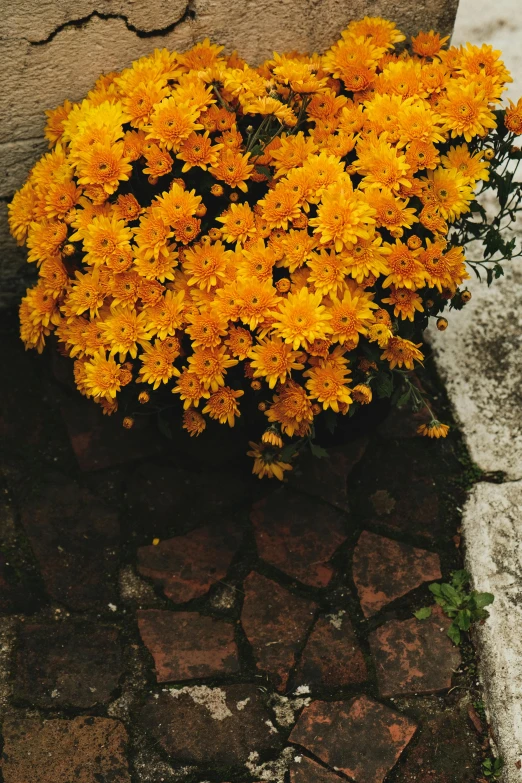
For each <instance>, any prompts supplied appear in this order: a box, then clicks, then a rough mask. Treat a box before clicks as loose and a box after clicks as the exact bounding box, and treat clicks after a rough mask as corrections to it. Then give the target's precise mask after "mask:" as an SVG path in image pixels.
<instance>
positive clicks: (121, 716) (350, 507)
mask: <svg viewBox="0 0 522 783" xmlns="http://www.w3.org/2000/svg"><path fill="white" fill-rule="evenodd" d="M13 335H14V332H13V333H11V332H8V333H7V337H6V339H5V351H6V356H7V357H8V358H9V361H10V362H11V364H12V367H13V373H12V378H11V380H10V383H9V384H8V385H7V386H6V388H5V390H4V391H5V394H3V408H2V410H1V414H0V432H1V434H2V436H3V439H2V441H1V442H0V468H1V470H2V472H1V474H0V481H3V483H2V484H1V485H0V490H2V492H3V493H4V495H3V496H0V497H2V498H3V497H4V496H5V500H6V503H7V502H8V503H9V509H10V511H9V513H10V517H9V520H10V521H9V522H8V521H7V520H6V521H5V523H2V524H0V591H1V594H0V697H1V699H2V709H3V711H4V721H3V726H2V730H1V733H2V736H3V757H2V762H1V768H2V775H3V780H4V781H5V783H73V782H74V783H130V780H131V779H132V780H133V781H136V783H152V782H153V783H159V781H161V780H165V781H170V780H174V779H177V778H178V777H179V774H180V770H182V769H184V768H186V767H187V765H188V767H190V771H189V772H187V774H189V775H190V776H191V779H194V780H213V781H216V783H220V781H230V780H234V781H238V783H259V781H261V780H263V781H266V783H275V782H276V781H281V780H283V779H284V780H287V781H288V780H289V781H290V783H335V781H342V780H344V781H347V780H350V781H352V782H353V783H383V781H384V780H386V783H417V781H420V780H422V781H423V783H476V781H478V780H480V779H481V762H482V759H483V757H484V755H485V754H486V753H487V747H488V741H487V725H486V722H485V720H484V719H483V716H482V713H481V715H480V718H479V717H478V716H477V714H478V712H480V691H479V690H478V689H477V684H476V677H475V674H474V668H473V667H474V661H473V653H472V649H471V647H470V646H469V645H468V646H467V647H466V648H465V652H464V654H463V655H462V659H461V655H460V652H459V650H458V649H457V648H456V647H455V646H453V644H452V643H451V641H450V640H449V638H448V637H447V635H446V631H447V627H448V622H449V621H448V619H447V618H446V617H445V616H444V615H442V614H441V613H440V612H439V611H438V610H435V611H434V613H433V615H432V617H431V618H430V619H429V620H426V621H422V622H421V621H418V620H417V619H416V618H415V617H414V616H413V612H414V610H416V609H418V608H419V607H420V606H422V605H425V604H426V603H428V602H431V600H432V599H431V594H430V593H429V592H428V590H427V587H426V585H427V584H428V583H430V582H431V581H434V580H439V579H441V574H442V575H443V576H444V578H446V577H447V576H448V574H449V573H450V572H451V570H453V569H456V568H459V567H462V566H461V560H460V552H459V550H458V549H457V548H455V543H454V542H455V541H456V542H457V543H458V530H457V525H458V519H459V516H458V513H459V512H458V508H459V507H460V506H461V505H462V497H463V491H462V489H461V488H460V486H461V485H462V484H464V483H465V482H466V481H467V480H468V479H467V474H466V468H465V466H462V464H461V459H462V449H461V450H460V452H459V449H460V446H459V444H458V440H453V441H452V439H451V437H450V438H449V439H448V440H447V441H446V442H437V443H432V442H427V441H426V439H420V438H417V437H416V436H415V432H414V427H412V425H411V420H410V419H405V418H404V416H403V414H402V413H398V414H396V415H394V416H393V417H389V418H388V419H387V420H386V421H385V422H384V424H381V425H380V427H379V429H378V431H376V432H369V433H368V435H367V437H365V438H364V439H359V440H357V441H354V442H351V443H348V444H345V445H342V446H335V447H333V448H332V449H331V459H329V460H328V459H323V460H319V461H318V460H312V459H310V458H309V457H305V459H303V461H302V463H301V466H300V468H299V469H297V468H296V470H295V472H294V473H293V474H291V476H290V479H289V481H288V483H286V484H284V485H283V486H281V485H278V486H274V483H271V482H264V483H261V482H259V481H258V480H257V479H252V478H251V477H249V476H248V475H247V473H246V470H245V471H244V472H242V471H241V469H239V468H236V467H233V468H232V467H230V468H229V467H228V466H227V465H226V464H225V459H226V450H224V451H223V452H221V451H220V449H219V441H216V449H217V450H216V452H215V453H216V454H217V457H216V458H215V459H214V460H213V461H212V460H211V459H210V458H209V457H210V456H211V455H209V454H207V455H206V461H204V462H205V465H206V466H210V468H213V467H214V466H216V467H217V468H218V470H216V471H215V470H213V469H210V468H209V467H205V469H204V470H202V469H201V464H203V463H199V465H200V467H199V468H198V469H196V468H197V466H198V463H197V460H195V459H194V454H195V451H194V449H195V448H196V447H195V446H194V444H193V443H191V444H190V446H191V449H190V453H189V452H188V451H187V457H186V458H185V456H184V455H181V456H180V454H179V452H176V444H174V443H172V447H173V448H172V450H171V449H170V446H169V444H166V443H165V442H160V441H158V440H157V436H156V435H155V434H154V436H153V437H152V439H151V438H150V434H151V432H153V433H155V431H154V422H153V421H152V420H151V421H147V419H146V417H144V418H143V422H140V423H139V424H138V425H137V427H136V429H135V430H133V431H131V434H130V436H129V433H128V432H127V431H123V430H122V429H121V428H120V425H119V424H118V423H117V419H116V418H113V419H107V417H102V418H100V417H99V416H98V415H97V413H96V414H91V413H87V411H88V410H89V411H90V410H91V409H92V405H88V404H86V402H85V401H84V400H80V399H79V400H78V402H79V403H80V404H79V405H72V404H71V396H70V394H69V393H68V392H67V391H64V389H67V386H68V384H69V380H70V379H68V378H66V377H64V376H63V375H60V372H61V371H59V369H60V368H58V367H55V371H56V373H55V374H57V375H58V376H59V380H60V385H58V383H57V381H56V379H55V378H54V377H53V374H52V373H51V372H49V368H48V367H47V366H46V364H45V361H46V359H45V354H44V357H42V358H41V361H40V364H38V362H37V361H35V358H34V357H31V356H30V357H28V356H27V355H25V354H24V353H23V351H22V350H20V346H19V344H18V337H17V336H14V337H13ZM4 337H5V335H4ZM13 340H14V342H13ZM10 366H11V365H10ZM36 368H37V369H36ZM7 387H8V388H7ZM20 406H22V407H23V409H24V411H25V410H26V411H27V415H26V416H24V417H23V421H21V422H19V425H18V427H17V428H15V427H14V425H13V422H14V421H15V420H16V419H17V418H19V410H20ZM80 407H81V408H82V410H83V409H85V413H81V414H79V413H78V411H79V409H80ZM67 408H69V410H68V411H67V410H66V409H67ZM72 408H75V409H76V410H75V411H72ZM62 413H64V415H65V418H66V420H67V425H68V430H67V429H66V427H65V426H64V423H63V419H62V415H61V414H62ZM93 417H94V418H93ZM94 419H96V421H94ZM116 430H117V432H116ZM129 437H130V439H129ZM209 442H210V441H209ZM169 443H170V442H169ZM75 457H76V459H77V462H76V461H75ZM115 466H116V467H115ZM79 467H80V468H81V469H82V470H79V469H78V468H79ZM6 507H7V506H6ZM0 522H2V517H1V516H0ZM155 538H158V539H159V542H155V544H152V541H153V539H155ZM455 686H456V687H455ZM472 702H474V703H475V705H476V706H475V707H473V706H472ZM470 715H472V716H473V718H474V720H473V722H472V721H471V719H470V717H469V716H470ZM481 718H482V722H481ZM183 774H185V773H183ZM285 775H286V776H285Z"/></svg>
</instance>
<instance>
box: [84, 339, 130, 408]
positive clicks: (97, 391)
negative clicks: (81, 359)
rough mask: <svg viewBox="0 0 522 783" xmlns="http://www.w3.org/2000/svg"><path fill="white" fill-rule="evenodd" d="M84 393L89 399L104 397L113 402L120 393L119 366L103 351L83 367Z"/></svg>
mask: <svg viewBox="0 0 522 783" xmlns="http://www.w3.org/2000/svg"><path fill="white" fill-rule="evenodd" d="M83 370H84V381H83V385H84V388H85V391H86V392H87V394H89V396H91V397H105V399H107V400H113V399H114V398H115V397H116V394H117V393H118V392H119V391H120V389H121V386H122V383H121V365H120V364H117V363H116V362H115V360H114V359H113V357H112V356H106V353H105V351H104V350H103V349H100V351H99V352H98V353H97V354H95V355H94V356H93V357H92V359H91V360H90V361H87V362H85V364H84V365H83Z"/></svg>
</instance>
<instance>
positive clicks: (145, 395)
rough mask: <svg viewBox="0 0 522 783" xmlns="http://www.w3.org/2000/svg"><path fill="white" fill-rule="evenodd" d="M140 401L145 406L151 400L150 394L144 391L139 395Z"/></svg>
mask: <svg viewBox="0 0 522 783" xmlns="http://www.w3.org/2000/svg"><path fill="white" fill-rule="evenodd" d="M138 400H139V401H140V402H141V404H142V405H145V403H147V402H148V401H149V400H150V394H149V393H148V392H147V391H142V392H140V393H139V394H138Z"/></svg>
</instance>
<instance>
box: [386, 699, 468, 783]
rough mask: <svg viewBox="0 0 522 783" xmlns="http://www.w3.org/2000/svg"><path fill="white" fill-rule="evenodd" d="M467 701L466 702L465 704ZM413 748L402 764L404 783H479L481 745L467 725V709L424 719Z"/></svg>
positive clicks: (457, 708) (453, 709)
mask: <svg viewBox="0 0 522 783" xmlns="http://www.w3.org/2000/svg"><path fill="white" fill-rule="evenodd" d="M466 700H467V698H466V697H465V698H464V699H463V701H464V702H465V701H466ZM419 723H420V727H419V732H418V735H417V737H416V738H415V739H416V741H415V745H414V747H412V748H410V749H409V750H408V753H407V754H406V758H405V759H404V761H403V762H402V764H401V769H400V776H399V777H398V780H400V782H401V783H478V781H479V780H481V775H480V766H481V764H480V762H481V757H482V754H481V752H480V743H479V740H478V738H477V737H476V735H475V734H474V732H472V731H471V730H470V729H468V727H467V725H466V708H465V706H464V705H459V704H456V705H455V704H452V705H451V707H449V709H446V710H443V711H441V712H440V713H436V714H428V715H426V716H423V717H422V718H421V719H420V721H419Z"/></svg>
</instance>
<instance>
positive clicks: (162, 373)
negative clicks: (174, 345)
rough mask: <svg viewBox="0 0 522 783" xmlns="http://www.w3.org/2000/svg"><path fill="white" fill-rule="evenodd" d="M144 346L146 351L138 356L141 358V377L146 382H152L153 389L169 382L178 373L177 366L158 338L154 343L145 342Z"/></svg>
mask: <svg viewBox="0 0 522 783" xmlns="http://www.w3.org/2000/svg"><path fill="white" fill-rule="evenodd" d="M142 348H143V350H144V353H142V354H140V356H139V357H138V358H139V359H141V367H140V369H139V375H140V379H141V380H142V381H143V382H144V383H150V384H152V388H153V389H157V388H158V386H159V385H160V384H161V383H168V381H169V380H170V379H171V378H172V376H173V375H175V374H176V372H175V370H176V368H175V367H174V365H173V364H172V359H171V358H170V357H169V355H168V353H167V352H166V351H165V350H164V349H163V345H162V343H161V341H159V340H156V341H155V343H154V345H152V344H151V343H148V342H144V343H142Z"/></svg>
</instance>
